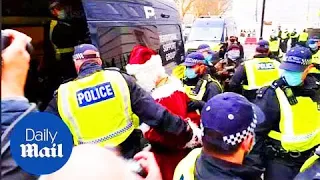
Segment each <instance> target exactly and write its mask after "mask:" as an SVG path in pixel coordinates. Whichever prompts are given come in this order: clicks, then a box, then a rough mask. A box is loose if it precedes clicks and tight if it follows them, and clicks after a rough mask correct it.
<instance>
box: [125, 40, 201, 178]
mask: <svg viewBox="0 0 320 180" xmlns="http://www.w3.org/2000/svg"><path fill="white" fill-rule="evenodd" d="M126 69H127V72H128V73H129V74H130V75H133V76H135V77H136V79H137V82H138V84H139V85H141V87H146V89H145V90H146V91H147V92H150V93H151V96H152V97H153V98H154V100H155V101H156V102H158V103H159V104H161V105H162V106H163V107H165V108H166V109H167V110H168V111H170V112H171V113H173V114H175V115H178V116H180V117H182V118H183V119H187V118H191V120H192V121H193V122H194V123H195V124H197V126H198V125H199V124H200V116H199V115H198V114H197V113H196V111H195V110H197V109H200V110H201V108H202V106H203V105H204V102H201V101H200V102H198V101H190V99H189V98H188V96H187V94H186V93H185V91H184V88H183V85H182V82H181V81H180V80H179V79H176V78H175V77H173V76H169V75H168V74H167V73H165V69H164V67H163V66H162V59H161V57H160V55H158V54H157V53H156V52H155V51H154V50H152V49H149V48H148V47H145V46H141V45H137V46H135V47H134V48H133V50H132V51H131V53H130V58H129V62H128V64H127V66H126ZM148 87H152V90H150V89H151V88H148ZM142 127H143V128H142V129H145V130H143V131H144V135H145V138H146V139H147V140H148V141H149V142H150V143H151V147H152V148H151V151H152V152H154V153H155V157H156V160H157V162H158V164H159V167H160V170H161V173H162V177H163V179H164V180H172V177H173V173H174V169H175V167H176V166H177V164H178V163H179V162H180V160H181V159H182V158H184V157H185V156H186V155H187V154H188V152H189V149H185V146H186V144H187V143H188V141H189V140H190V138H189V137H187V136H175V135H172V134H169V133H165V132H161V131H158V130H157V129H155V128H150V127H149V126H148V125H146V124H143V125H142Z"/></svg>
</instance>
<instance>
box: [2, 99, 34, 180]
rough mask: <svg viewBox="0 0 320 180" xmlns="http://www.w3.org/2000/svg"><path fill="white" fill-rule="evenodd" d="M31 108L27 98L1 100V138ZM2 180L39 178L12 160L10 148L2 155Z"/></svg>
mask: <svg viewBox="0 0 320 180" xmlns="http://www.w3.org/2000/svg"><path fill="white" fill-rule="evenodd" d="M29 107H30V104H29V101H28V100H27V99H26V98H22V97H17V98H12V99H1V136H2V134H3V133H4V131H5V130H6V129H7V128H8V127H9V126H10V125H11V123H13V122H14V121H15V120H16V119H17V118H18V117H19V116H20V115H22V113H24V112H25V111H26V110H27V109H28V108H29ZM1 179H3V180H13V179H24V180H34V179H37V177H36V176H33V175H30V174H28V173H26V172H24V171H23V170H22V169H21V168H20V167H19V166H18V165H17V164H16V162H15V161H14V160H13V159H12V157H11V153H10V148H8V149H7V151H5V152H4V153H3V154H1Z"/></svg>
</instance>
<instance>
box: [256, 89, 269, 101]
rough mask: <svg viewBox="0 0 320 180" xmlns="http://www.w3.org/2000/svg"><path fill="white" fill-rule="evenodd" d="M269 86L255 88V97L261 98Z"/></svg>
mask: <svg viewBox="0 0 320 180" xmlns="http://www.w3.org/2000/svg"><path fill="white" fill-rule="evenodd" d="M270 88H271V87H270V86H267V87H263V88H260V89H259V90H257V98H259V99H261V98H263V96H264V95H265V94H266V92H267V90H268V89H270Z"/></svg>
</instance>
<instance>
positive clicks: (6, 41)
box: [1, 31, 33, 54]
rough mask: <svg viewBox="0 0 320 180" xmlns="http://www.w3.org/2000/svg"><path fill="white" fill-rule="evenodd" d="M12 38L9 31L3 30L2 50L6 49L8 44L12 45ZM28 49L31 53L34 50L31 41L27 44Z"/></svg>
mask: <svg viewBox="0 0 320 180" xmlns="http://www.w3.org/2000/svg"><path fill="white" fill-rule="evenodd" d="M11 41H12V39H11V38H10V36H9V35H8V34H7V33H4V32H3V31H1V51H2V50H4V49H6V48H7V47H8V46H10V44H11ZM26 50H27V51H28V53H29V54H31V52H32V51H33V46H32V45H31V43H28V44H27V46H26Z"/></svg>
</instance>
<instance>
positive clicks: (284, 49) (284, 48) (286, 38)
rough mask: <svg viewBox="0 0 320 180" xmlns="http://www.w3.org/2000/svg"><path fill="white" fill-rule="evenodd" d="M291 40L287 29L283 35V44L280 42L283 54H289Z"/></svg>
mask: <svg viewBox="0 0 320 180" xmlns="http://www.w3.org/2000/svg"><path fill="white" fill-rule="evenodd" d="M289 38H290V33H289V31H288V29H285V31H283V32H282V33H281V42H280V49H281V51H282V52H283V53H286V52H287V48H288V41H289Z"/></svg>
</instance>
